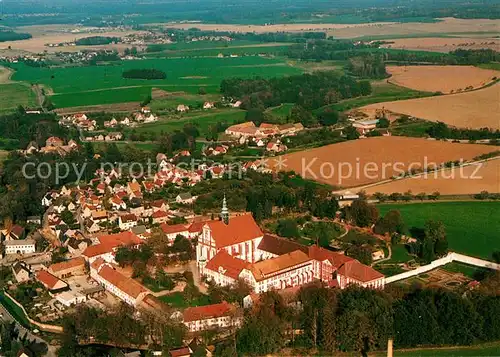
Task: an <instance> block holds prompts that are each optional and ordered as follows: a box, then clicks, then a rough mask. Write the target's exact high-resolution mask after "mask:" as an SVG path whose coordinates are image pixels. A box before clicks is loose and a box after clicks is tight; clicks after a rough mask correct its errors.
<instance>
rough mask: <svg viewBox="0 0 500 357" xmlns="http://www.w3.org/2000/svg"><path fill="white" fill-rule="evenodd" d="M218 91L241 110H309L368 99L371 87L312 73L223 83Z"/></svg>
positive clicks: (231, 80) (329, 73)
mask: <svg viewBox="0 0 500 357" xmlns="http://www.w3.org/2000/svg"><path fill="white" fill-rule="evenodd" d="M220 90H221V93H222V94H223V95H225V96H227V97H234V98H240V99H241V100H242V108H244V109H250V108H267V107H271V106H277V105H280V104H281V103H296V104H299V105H300V106H302V107H303V108H305V109H307V110H310V109H316V108H319V107H322V106H325V105H328V104H333V103H337V102H338V101H340V100H342V99H346V98H353V97H358V96H364V95H369V94H370V93H371V85H370V82H368V81H356V80H354V79H353V78H352V77H349V76H345V75H338V74H336V73H334V72H315V73H313V74H302V75H298V76H289V77H282V78H271V79H262V78H254V79H241V78H230V79H224V80H222V82H221V87H220Z"/></svg>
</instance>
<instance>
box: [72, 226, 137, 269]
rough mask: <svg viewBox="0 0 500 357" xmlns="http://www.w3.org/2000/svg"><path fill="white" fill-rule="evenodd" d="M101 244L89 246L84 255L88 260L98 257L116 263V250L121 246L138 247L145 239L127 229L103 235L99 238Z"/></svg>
mask: <svg viewBox="0 0 500 357" xmlns="http://www.w3.org/2000/svg"><path fill="white" fill-rule="evenodd" d="M97 239H98V241H99V244H96V245H91V246H89V247H87V248H86V249H85V250H84V251H83V253H82V256H83V257H84V258H85V260H87V261H88V262H90V263H92V262H93V261H94V260H96V259H97V258H103V259H104V260H105V261H107V262H110V263H114V262H115V256H114V252H115V250H116V249H117V248H118V247H120V246H131V247H137V246H138V245H140V244H142V243H143V241H142V240H141V239H140V238H139V237H138V236H137V235H135V234H134V233H132V232H130V231H127V232H121V233H115V234H106V235H101V236H99V237H98V238H97Z"/></svg>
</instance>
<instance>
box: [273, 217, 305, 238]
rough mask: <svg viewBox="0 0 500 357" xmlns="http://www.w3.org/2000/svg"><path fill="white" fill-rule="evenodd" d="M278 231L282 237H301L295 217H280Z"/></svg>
mask: <svg viewBox="0 0 500 357" xmlns="http://www.w3.org/2000/svg"><path fill="white" fill-rule="evenodd" d="M276 233H277V234H278V235H280V236H281V237H287V238H299V237H300V232H299V228H298V226H297V222H296V221H295V220H293V219H280V220H279V221H278V227H277V228H276Z"/></svg>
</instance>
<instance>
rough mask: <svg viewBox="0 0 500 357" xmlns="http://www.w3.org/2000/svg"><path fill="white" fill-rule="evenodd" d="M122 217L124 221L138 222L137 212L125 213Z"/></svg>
mask: <svg viewBox="0 0 500 357" xmlns="http://www.w3.org/2000/svg"><path fill="white" fill-rule="evenodd" d="M120 219H121V220H122V222H124V223H127V222H137V216H136V215H135V214H133V213H128V214H124V215H123V216H120Z"/></svg>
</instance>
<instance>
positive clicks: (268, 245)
mask: <svg viewBox="0 0 500 357" xmlns="http://www.w3.org/2000/svg"><path fill="white" fill-rule="evenodd" d="M258 249H259V250H263V251H265V252H269V253H271V254H275V255H283V254H286V253H291V252H293V251H296V250H301V251H303V252H304V253H306V254H307V253H308V247H306V246H305V245H302V244H299V243H296V242H294V241H292V240H291V239H288V238H280V237H278V236H275V235H271V234H264V238H262V240H261V241H260V244H259V246H258Z"/></svg>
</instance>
